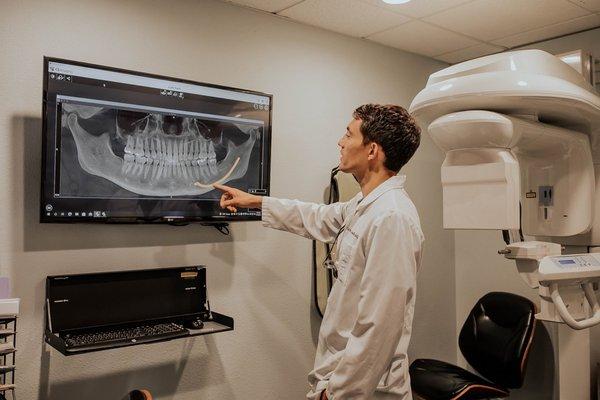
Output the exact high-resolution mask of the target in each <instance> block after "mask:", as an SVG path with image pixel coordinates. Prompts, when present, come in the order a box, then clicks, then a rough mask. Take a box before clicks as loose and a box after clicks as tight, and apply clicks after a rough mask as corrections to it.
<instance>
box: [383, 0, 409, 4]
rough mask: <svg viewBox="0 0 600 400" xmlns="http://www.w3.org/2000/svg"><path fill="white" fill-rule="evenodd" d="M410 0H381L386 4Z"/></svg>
mask: <svg viewBox="0 0 600 400" xmlns="http://www.w3.org/2000/svg"><path fill="white" fill-rule="evenodd" d="M409 1H410V0H383V2H384V3H388V4H404V3H408V2H409Z"/></svg>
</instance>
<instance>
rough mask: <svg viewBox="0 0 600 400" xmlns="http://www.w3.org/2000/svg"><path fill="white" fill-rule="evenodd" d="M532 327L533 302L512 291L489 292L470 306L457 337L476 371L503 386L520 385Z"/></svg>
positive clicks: (533, 323)
mask: <svg viewBox="0 0 600 400" xmlns="http://www.w3.org/2000/svg"><path fill="white" fill-rule="evenodd" d="M534 330H535V305H534V304H533V303H532V302H531V301H530V300H529V299H526V298H524V297H521V296H518V295H516V294H512V293H504V292H491V293H488V294H486V295H485V296H483V297H482V298H481V299H479V301H478V302H477V304H475V306H474V307H473V309H472V310H471V312H470V313H469V316H468V317H467V320H466V321H465V323H464V324H463V327H462V329H461V331H460V336H459V338H458V344H459V346H460V350H461V352H462V353H463V356H464V357H465V359H466V360H467V361H468V362H469V364H471V366H472V367H473V368H475V370H477V372H479V373H480V374H481V375H482V376H484V377H485V378H487V379H489V380H490V381H492V382H494V383H497V384H499V385H502V386H504V387H506V388H520V387H521V386H522V385H523V379H524V377H525V367H526V364H527V356H528V353H529V347H530V345H531V341H532V339H533V333H534Z"/></svg>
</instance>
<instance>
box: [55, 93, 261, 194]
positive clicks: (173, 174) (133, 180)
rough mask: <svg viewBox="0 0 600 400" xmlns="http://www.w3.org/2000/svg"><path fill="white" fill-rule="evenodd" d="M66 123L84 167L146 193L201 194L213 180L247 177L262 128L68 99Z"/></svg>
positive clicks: (221, 181)
mask: <svg viewBox="0 0 600 400" xmlns="http://www.w3.org/2000/svg"><path fill="white" fill-rule="evenodd" d="M208 125H211V126H212V128H211V127H209V126H208ZM62 126H63V127H66V128H68V130H69V131H70V132H71V134H72V136H73V139H74V141H75V145H76V147H77V158H78V161H79V164H80V165H81V168H83V170H84V171H86V172H87V173H89V174H92V175H96V176H99V177H102V178H105V179H108V180H110V181H111V182H113V183H115V184H116V185H118V186H120V187H122V188H124V189H126V190H129V191H131V192H134V193H137V194H140V195H145V196H186V195H200V194H203V193H206V192H209V191H211V190H213V189H214V188H213V187H212V184H213V183H225V182H227V181H231V180H234V179H239V178H241V177H243V176H244V175H245V174H246V172H247V170H248V163H249V160H250V155H251V153H252V149H253V147H254V142H255V141H256V139H257V136H258V129H259V128H258V127H257V125H251V124H243V123H236V122H230V121H224V120H212V119H211V120H207V119H200V118H194V117H180V116H169V115H166V116H165V115H162V114H158V113H144V112H139V111H128V110H118V109H113V108H103V107H92V106H87V105H80V104H64V105H63V115H62ZM87 126H89V127H90V128H91V129H89V130H94V127H98V126H100V130H99V131H98V128H96V130H97V132H90V131H89V130H86V129H85V127H87ZM113 127H114V129H113ZM225 135H227V137H226V138H224V136H225ZM240 137H241V138H240ZM233 138H235V139H236V142H238V144H235V143H234V142H233V141H232V140H231V139H233ZM115 153H116V154H115ZM117 154H120V155H122V156H121V157H120V156H119V155H117ZM195 182H197V184H196V185H194V183H195Z"/></svg>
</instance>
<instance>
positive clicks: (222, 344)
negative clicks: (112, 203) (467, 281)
mask: <svg viewBox="0 0 600 400" xmlns="http://www.w3.org/2000/svg"><path fill="white" fill-rule="evenodd" d="M0 8H1V11H0V188H2V190H0V273H1V274H2V275H6V276H9V277H10V278H11V280H12V285H13V294H14V295H15V296H18V297H21V299H22V314H21V319H20V321H19V334H18V348H19V351H18V355H17V364H18V369H17V384H18V390H17V395H18V398H19V399H21V400H28V399H60V400H68V399H83V398H85V399H86V400H95V399H98V400H100V399H102V400H105V399H121V398H124V396H125V395H126V393H127V392H128V390H129V389H131V388H136V387H147V388H149V389H151V390H152V391H153V392H154V394H155V396H156V397H157V398H159V399H178V400H185V399H199V398H205V399H216V398H221V399H244V400H246V399H276V398H284V399H299V398H302V397H303V396H304V394H305V393H306V390H307V383H306V374H307V372H308V371H309V370H310V369H311V366H312V360H313V355H314V350H315V338H316V332H317V330H318V324H319V319H318V318H317V317H316V316H315V313H314V312H313V309H312V306H311V281H310V279H311V272H310V268H309V266H310V243H309V242H308V241H307V240H305V239H301V238H297V237H294V236H292V235H289V234H285V233H281V232H276V231H271V230H267V229H264V228H262V227H261V225H260V223H258V222H254V223H239V224H235V225H234V226H233V227H232V231H233V234H232V237H224V236H222V235H220V234H219V233H217V232H216V231H215V230H212V229H209V228H205V227H200V226H195V225H192V226H187V227H169V226H103V225H69V226H65V225H57V224H44V225H41V224H39V223H38V203H39V187H40V181H39V180H40V153H41V119H40V115H41V99H42V87H41V85H42V57H43V56H44V55H49V56H54V57H63V58H67V59H74V60H80V61H86V62H91V63H97V64H101V65H112V66H116V67H121V68H127V69H132V70H140V71H146V72H151V73H156V74H161V75H167V76H175V77H180V78H187V79H192V80H198V81H204V82H210V83H216V84H223V85H230V86H235V87H243V88H249V89H255V90H260V91H265V92H269V93H272V94H273V95H274V110H273V118H274V120H273V160H272V193H273V195H275V196H285V197H293V198H301V199H305V200H313V201H318V200H319V199H320V198H321V195H322V192H323V189H324V187H325V186H326V184H327V182H328V173H329V172H328V171H329V170H330V169H331V167H332V166H333V165H335V164H336V162H337V155H338V151H337V148H336V142H337V139H338V137H339V136H340V135H341V134H342V133H343V132H344V129H345V126H346V124H347V122H348V121H349V119H350V117H351V111H352V110H353V109H354V108H355V107H356V106H358V105H360V104H362V103H365V102H381V103H386V102H390V103H398V104H401V105H404V106H408V104H409V102H410V100H411V99H412V98H413V96H414V95H415V94H416V93H417V92H418V90H420V89H421V88H422V87H423V86H424V84H425V81H426V79H427V77H428V75H429V74H430V73H432V72H434V71H436V70H438V69H440V68H442V67H444V64H442V63H439V62H436V61H433V60H431V59H427V58H425V57H420V56H416V55H412V54H408V53H403V52H400V51H396V50H393V49H390V48H386V47H383V46H379V45H376V44H373V43H369V42H366V41H361V40H358V39H352V38H347V37H344V36H341V35H337V34H333V33H330V32H326V31H323V30H319V29H316V28H311V27H307V26H303V25H300V24H296V23H293V22H290V21H286V20H284V19H281V18H278V17H274V16H272V15H269V14H266V13H259V12H254V11H250V10H247V9H243V8H238V7H235V6H232V5H229V4H225V3H220V2H216V1H204V0H179V1H171V2H167V1H159V0H154V1H152V0H137V1H136V0H128V1H111V0H97V1H93V2H82V1H74V0H58V1H51V2H50V1H6V0H5V1H3V2H2V4H1V6H0ZM441 160H442V158H441V154H440V152H439V151H438V150H437V149H436V148H435V146H434V145H433V144H432V142H431V141H430V139H429V137H428V136H426V135H424V136H423V144H422V146H421V148H420V150H419V151H418V153H417V155H416V156H415V159H414V160H413V161H412V162H411V164H410V166H408V167H407V168H406V171H405V172H406V173H407V174H408V185H407V186H408V190H409V193H410V194H411V196H412V197H413V199H414V201H415V203H416V205H417V207H418V209H419V211H420V214H421V217H422V222H423V228H424V232H425V235H426V237H427V243H426V253H425V258H424V265H423V269H422V273H421V275H420V278H419V295H418V299H417V310H416V316H415V327H414V337H413V342H412V346H411V355H413V356H427V357H438V358H442V359H446V360H448V361H455V359H456V341H455V338H454V331H455V326H456V321H455V302H454V296H455V294H454V237H453V234H452V233H451V232H444V231H443V230H442V229H441V225H442V224H441V208H442V207H441V188H440V185H439V165H440V163H441ZM196 264H205V265H207V266H208V288H209V293H210V298H211V304H212V306H213V308H214V309H215V310H217V311H219V312H222V313H225V314H228V315H231V316H233V317H234V318H235V321H236V329H235V331H233V332H228V333H222V334H217V335H212V336H204V337H201V338H196V339H193V340H192V339H190V340H176V341H171V342H167V343H162V344H154V345H144V346H136V347H130V348H126V349H119V350H111V351H104V352H98V353H91V354H87V355H80V356H74V357H69V358H66V357H63V356H62V355H60V354H59V353H57V352H56V351H54V350H53V349H50V348H49V347H47V346H44V345H43V343H42V332H43V312H42V311H43V299H44V279H45V277H46V276H47V275H51V274H62V273H81V272H91V271H103V270H121V269H131V268H148V267H161V266H181V265H196Z"/></svg>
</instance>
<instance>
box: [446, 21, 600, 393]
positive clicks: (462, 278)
mask: <svg viewBox="0 0 600 400" xmlns="http://www.w3.org/2000/svg"><path fill="white" fill-rule="evenodd" d="M523 48H530V49H540V50H545V51H548V52H550V53H553V54H559V53H564V52H567V51H570V50H577V49H583V50H586V51H589V52H591V53H592V54H594V55H595V56H596V57H600V29H595V30H591V31H587V32H582V33H578V34H575V35H570V36H565V37H562V38H559V39H554V40H550V41H546V42H541V43H536V44H533V45H529V46H526V47H523ZM455 240H456V244H455V246H456V247H455V255H456V322H457V335H458V332H460V328H461V326H462V324H463V323H464V321H465V317H466V316H467V314H468V313H469V311H470V310H471V307H472V306H473V304H474V303H475V302H476V301H477V300H478V299H479V298H480V297H481V296H483V295H484V294H485V293H487V292H490V291H506V292H511V293H516V294H520V295H522V296H525V297H528V298H530V299H531V300H532V301H534V302H535V303H536V304H537V305H538V306H539V299H538V295H537V291H536V290H533V289H530V288H529V287H528V286H527V285H526V284H525V283H524V282H523V281H522V279H521V278H520V277H519V275H518V273H517V272H516V268H515V264H514V261H509V260H506V259H504V257H502V256H500V255H498V253H497V251H498V250H500V249H503V248H504V247H505V244H504V241H503V240H502V235H501V233H500V232H498V231H494V232H490V231H456V236H455ZM539 328H540V329H538V330H537V334H536V337H535V340H534V344H533V347H532V355H531V357H530V362H529V367H528V370H527V375H526V381H525V385H524V387H523V388H522V389H521V390H517V391H514V393H513V394H512V395H511V399H512V398H514V399H527V400H535V399H540V400H542V399H544V400H547V399H552V396H553V373H554V359H553V355H552V346H551V343H550V338H551V337H554V335H555V331H554V330H555V326H554V324H543V325H540V326H539ZM599 340H600V328H598V327H596V328H592V330H591V343H592V353H591V365H592V374H594V375H595V374H596V373H597V369H596V368H597V367H596V365H597V363H598V362H600V345H599V344H598V343H600V342H599ZM457 357H458V359H459V361H460V362H461V364H462V365H465V361H464V359H462V356H461V354H460V350H458V356H457ZM594 378H595V377H594ZM594 384H595V382H594Z"/></svg>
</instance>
